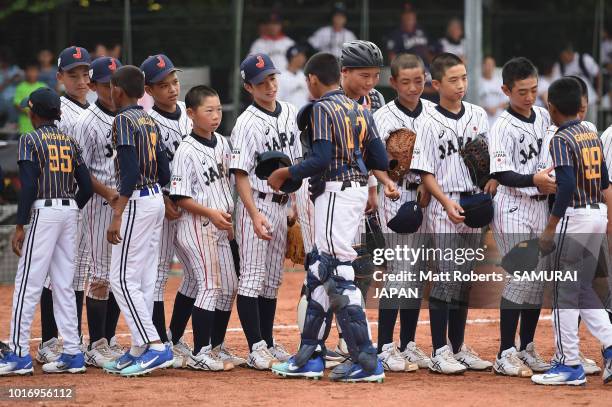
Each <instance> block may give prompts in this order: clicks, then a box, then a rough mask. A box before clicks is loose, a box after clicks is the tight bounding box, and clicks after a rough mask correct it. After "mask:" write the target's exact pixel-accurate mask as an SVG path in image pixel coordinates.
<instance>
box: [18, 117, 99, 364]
mask: <svg viewBox="0 0 612 407" xmlns="http://www.w3.org/2000/svg"><path fill="white" fill-rule="evenodd" d="M17 160H18V162H19V163H20V166H21V165H22V164H24V163H33V168H34V177H35V181H34V182H35V184H34V185H35V187H36V196H35V198H36V200H35V201H34V203H33V204H32V206H31V209H32V212H31V219H30V228H29V230H28V232H27V236H26V239H25V242H24V245H23V252H22V256H21V257H20V259H19V266H18V269H17V276H16V278H15V292H14V295H13V311H12V313H11V316H12V319H11V332H10V346H11V348H12V350H13V351H15V353H16V354H17V355H19V356H25V355H27V354H28V353H29V348H30V344H29V341H30V327H31V323H32V319H33V314H34V309H35V307H36V304H37V303H38V299H39V298H40V294H41V292H42V288H43V284H44V282H45V279H46V278H47V276H50V281H51V288H52V290H53V303H54V315H55V319H56V321H57V326H58V329H59V333H60V334H61V336H62V337H63V339H64V350H63V352H64V353H67V354H70V355H75V354H78V353H80V348H79V335H78V332H77V314H76V305H75V294H74V290H73V288H72V281H73V276H74V258H75V249H76V246H75V236H76V230H77V214H78V206H77V203H76V202H75V190H76V186H77V184H76V182H75V171H76V170H77V168H78V167H80V166H83V167H84V165H83V161H82V160H81V155H80V150H79V147H78V146H77V144H76V143H75V142H74V140H73V139H72V138H71V137H70V136H68V135H66V134H64V133H63V132H62V131H60V130H59V129H58V128H57V127H56V126H54V125H45V126H42V127H40V128H38V129H36V130H35V131H34V132H31V133H28V134H25V135H23V136H22V137H21V138H20V140H19V156H18V159H17ZM84 168H86V167H84ZM87 177H89V173H88V172H87ZM83 204H84V203H83ZM21 209H22V210H25V211H27V210H28V209H26V208H21ZM26 215H27V214H26ZM24 217H26V216H24ZM21 222H23V221H22V220H20V221H18V223H20V224H21ZM24 223H25V222H24Z"/></svg>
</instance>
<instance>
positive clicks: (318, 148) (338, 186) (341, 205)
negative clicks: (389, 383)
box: [268, 53, 399, 382]
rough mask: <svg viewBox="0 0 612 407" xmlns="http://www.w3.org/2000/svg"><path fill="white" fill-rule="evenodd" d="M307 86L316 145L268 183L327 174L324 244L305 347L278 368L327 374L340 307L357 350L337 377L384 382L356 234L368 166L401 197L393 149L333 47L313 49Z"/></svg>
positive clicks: (314, 265)
mask: <svg viewBox="0 0 612 407" xmlns="http://www.w3.org/2000/svg"><path fill="white" fill-rule="evenodd" d="M304 72H305V74H306V77H307V81H308V82H307V83H308V89H309V90H310V93H311V95H312V96H313V97H315V98H317V99H319V100H318V101H317V102H315V104H314V106H313V110H312V114H311V126H312V151H311V152H310V153H309V155H308V158H307V159H306V160H305V161H303V162H301V163H300V164H297V165H293V166H291V167H288V168H287V167H286V168H281V169H279V170H276V171H275V172H274V173H272V175H270V177H269V178H268V184H269V185H270V186H271V187H272V188H274V189H275V190H278V189H279V188H280V187H281V186H282V184H283V183H284V182H285V181H286V180H287V179H292V180H301V179H303V178H306V177H310V176H318V175H320V174H323V177H324V178H323V180H324V182H325V189H324V191H323V192H322V193H321V194H320V195H319V196H318V197H317V198H316V200H315V243H316V247H317V252H313V253H311V254H310V255H309V260H308V266H309V267H308V276H307V284H308V307H307V311H306V317H305V321H304V328H303V331H302V334H301V345H300V350H299V351H298V353H297V354H296V355H295V356H292V357H291V358H290V359H289V360H288V362H286V363H282V364H277V365H275V366H274V367H273V371H274V372H275V373H277V374H279V375H281V376H285V377H291V376H302V377H321V376H322V375H323V368H324V362H323V358H322V355H321V352H322V348H323V346H324V341H325V332H326V331H327V330H326V329H325V328H324V326H323V325H324V320H325V319H327V318H328V315H327V314H328V313H329V312H333V313H335V314H336V321H338V323H339V324H340V325H342V332H343V335H344V339H345V341H346V343H347V347H348V350H349V353H350V358H351V361H350V363H346V364H342V365H338V366H336V367H335V368H334V370H333V371H332V374H331V376H330V377H331V378H332V379H333V380H340V381H371V382H381V381H382V380H383V379H384V375H385V374H384V370H383V367H382V363H381V362H380V360H379V359H378V358H377V356H376V349H374V347H373V346H372V341H371V340H370V334H369V328H368V324H367V320H366V317H365V312H364V310H363V308H362V301H363V299H362V296H361V292H360V291H359V290H357V289H356V287H355V283H354V277H355V273H354V270H353V267H352V261H353V260H354V259H355V258H356V257H357V253H356V252H355V250H354V249H353V247H352V242H353V238H354V236H355V234H356V233H357V229H358V227H359V224H358V223H357V222H355V219H359V218H360V216H361V214H362V213H363V212H364V210H365V207H366V204H367V196H368V188H367V178H368V170H380V171H378V172H377V173H376V174H377V177H379V179H380V181H381V182H382V183H383V185H384V186H385V194H386V195H388V196H390V197H394V198H398V197H399V192H398V191H397V188H396V186H395V183H394V182H393V181H391V179H389V177H388V175H387V174H386V172H385V170H386V169H388V162H387V154H386V151H385V150H384V147H383V144H382V142H381V141H380V138H379V137H378V134H377V132H376V127H375V125H374V121H373V119H372V116H371V113H370V112H369V111H368V109H366V108H364V107H363V106H361V105H360V104H358V103H356V102H355V101H353V100H351V99H349V98H348V97H346V96H345V95H344V92H343V91H342V90H341V89H339V82H340V70H339V67H338V63H337V61H336V58H335V57H334V56H333V55H332V54H328V53H319V54H316V55H314V56H313V57H312V58H311V59H310V60H309V61H308V63H307V65H306V68H305V71H304Z"/></svg>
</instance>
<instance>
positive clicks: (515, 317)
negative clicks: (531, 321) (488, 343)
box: [497, 297, 521, 358]
mask: <svg viewBox="0 0 612 407" xmlns="http://www.w3.org/2000/svg"><path fill="white" fill-rule="evenodd" d="M520 315H521V310H520V309H519V305H518V304H516V303H514V302H512V301H508V300H507V299H505V298H503V297H502V300H501V303H500V305H499V335H500V342H499V353H498V354H497V357H498V358H499V357H501V353H502V352H503V351H505V350H506V349H510V348H511V347H513V346H514V339H515V337H516V327H517V325H518V322H519V317H520Z"/></svg>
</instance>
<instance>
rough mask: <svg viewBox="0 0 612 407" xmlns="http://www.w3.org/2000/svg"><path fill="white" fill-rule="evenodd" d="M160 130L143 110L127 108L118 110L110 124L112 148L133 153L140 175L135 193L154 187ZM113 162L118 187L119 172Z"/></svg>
mask: <svg viewBox="0 0 612 407" xmlns="http://www.w3.org/2000/svg"><path fill="white" fill-rule="evenodd" d="M158 142H159V129H158V127H157V124H156V123H155V121H154V120H153V119H152V118H151V117H150V116H149V115H148V114H147V113H146V112H145V111H144V110H143V109H142V106H129V107H127V108H125V109H122V110H120V111H119V112H118V113H117V116H115V120H114V121H113V145H114V148H115V149H116V148H117V147H119V146H132V147H134V149H135V150H136V157H137V158H138V167H139V169H140V173H139V174H138V178H137V180H136V186H135V189H142V188H144V187H150V186H153V185H155V184H156V183H157V181H158V173H157V164H158V157H157V154H158V153H160V150H159V147H158ZM119 167H120V166H119V160H118V159H117V158H115V170H116V174H117V186H118V187H119V186H120V185H121V168H119Z"/></svg>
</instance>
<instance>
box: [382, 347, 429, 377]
mask: <svg viewBox="0 0 612 407" xmlns="http://www.w3.org/2000/svg"><path fill="white" fill-rule="evenodd" d="M378 359H380V361H381V362H382V365H383V368H384V369H385V370H388V371H390V372H414V371H416V370H418V369H419V366H418V365H417V364H416V363H412V362H408V361H407V360H406V359H405V358H404V357H403V356H402V355H401V354H400V352H399V350H398V349H397V346H396V345H395V343H394V342H391V343H387V344H385V345H383V347H382V352H380V353H379V354H378Z"/></svg>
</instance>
